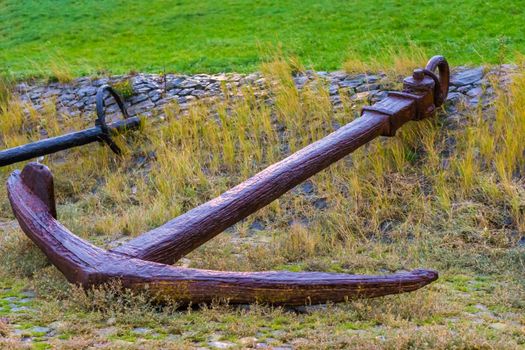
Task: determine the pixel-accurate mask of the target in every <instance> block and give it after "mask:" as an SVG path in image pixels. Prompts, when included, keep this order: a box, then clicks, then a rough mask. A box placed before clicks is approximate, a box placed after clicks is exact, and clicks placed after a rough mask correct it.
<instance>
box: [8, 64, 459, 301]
mask: <svg viewBox="0 0 525 350" xmlns="http://www.w3.org/2000/svg"><path fill="white" fill-rule="evenodd" d="M436 69H438V70H439V76H436V75H435V73H434V71H435V70H436ZM448 84H449V67H448V63H447V61H446V60H445V59H444V58H443V57H441V56H436V57H433V58H432V59H431V60H430V61H429V63H428V65H427V67H426V69H423V70H415V71H414V74H413V76H412V77H408V78H406V79H405V80H404V89H403V91H402V92H390V93H389V94H388V96H387V98H385V99H384V100H382V101H381V102H379V103H377V104H375V105H373V106H371V107H366V108H364V109H363V113H362V115H361V117H359V118H357V119H355V120H354V121H352V122H351V123H349V124H347V125H345V126H343V127H341V128H339V129H338V130H337V131H335V132H333V133H331V134H330V135H328V136H326V137H324V138H323V139H321V140H319V141H317V142H315V143H312V144H310V145H309V146H307V147H305V148H303V149H301V150H300V151H298V152H296V153H294V154H292V155H290V156H289V157H287V158H285V159H283V160H281V161H280V162H278V163H275V164H273V165H271V166H270V167H268V168H266V169H265V170H263V171H261V172H260V173H258V174H256V175H255V176H253V177H252V178H250V179H248V180H246V181H244V182H243V183H241V184H239V185H238V186H236V187H234V188H232V189H230V190H229V191H226V192H225V193H223V194H222V195H220V196H219V197H217V198H215V199H213V200H211V201H209V202H207V203H204V204H202V205H200V206H198V207H196V208H194V209H192V210H190V211H188V212H186V213H185V214H183V215H181V216H179V217H177V218H175V219H173V220H171V221H169V222H167V223H166V224H164V225H162V226H160V227H158V228H155V229H153V230H151V231H149V232H146V233H144V234H142V235H141V236H139V237H137V238H135V239H132V240H131V241H129V242H127V243H124V244H122V245H121V246H119V247H117V248H115V249H111V250H107V251H106V250H103V249H100V248H98V247H96V246H94V245H92V244H90V243H88V242H86V241H85V240H83V239H81V238H79V237H77V236H75V235H74V234H72V233H71V232H70V231H69V230H68V229H67V228H66V227H64V226H63V225H62V224H61V223H60V222H59V221H57V219H56V207H55V197H54V189H53V177H52V175H51V172H50V171H49V169H48V168H47V167H45V166H44V165H41V164H36V163H31V164H28V165H27V166H26V167H25V168H24V169H23V170H22V171H21V172H20V171H15V172H13V173H12V174H11V176H10V177H9V179H8V180H7V190H8V196H9V200H10V203H11V206H12V208H13V212H14V214H15V216H16V218H17V220H18V222H19V223H20V226H21V228H22V230H23V231H24V232H25V233H26V234H27V236H28V237H29V238H31V239H32V240H33V241H34V242H35V243H36V244H37V246H38V247H39V248H40V249H41V250H42V251H43V252H44V253H45V254H46V255H47V257H48V258H49V260H50V261H51V262H52V263H53V264H54V265H55V266H56V267H57V268H58V269H59V270H60V271H61V272H62V273H63V274H64V275H65V276H66V277H67V279H68V280H69V281H70V282H71V283H77V284H80V285H82V286H83V287H86V288H88V287H90V286H94V285H99V284H102V283H105V282H108V281H110V280H113V279H118V280H120V281H121V282H122V285H123V286H124V287H126V288H130V289H133V290H144V289H146V288H147V290H148V291H149V292H151V293H153V295H155V297H156V298H159V299H161V300H162V299H170V300H176V301H177V302H179V303H181V304H188V303H201V302H211V301H212V300H214V299H223V300H224V299H226V300H228V301H229V302H230V303H252V302H263V303H270V304H277V305H279V304H281V305H283V304H284V305H304V304H309V303H312V304H315V303H325V302H328V301H331V302H341V301H345V300H347V299H353V298H370V297H378V296H383V295H388V294H396V293H403V292H410V291H413V290H416V289H419V288H421V287H423V286H425V285H427V284H429V283H431V282H432V281H435V280H436V279H437V278H438V274H437V272H435V271H432V270H413V271H410V272H405V273H395V274H391V275H378V276H368V275H350V274H342V273H323V272H286V271H265V272H231V271H211V270H201V269H191V268H181V267H174V266H170V265H169V264H172V263H174V262H175V261H177V260H178V259H180V258H181V257H182V256H184V255H185V254H187V253H189V252H191V251H192V250H194V249H196V248H197V247H199V246H200V245H202V244H204V243H205V242H207V241H208V240H210V239H211V238H213V237H215V236H216V235H217V234H219V233H220V232H222V231H223V230H225V229H226V228H227V227H229V226H231V225H233V224H235V223H236V222H238V221H239V220H242V219H243V218H245V217H247V216H248V215H250V214H252V213H253V212H255V211H257V210H258V209H260V208H262V207H264V206H265V205H267V204H269V203H270V202H271V201H273V200H274V199H276V198H278V197H280V196H281V195H282V194H284V193H285V192H287V191H288V190H290V189H292V188H293V187H294V186H296V185H298V184H299V183H301V182H302V181H304V180H305V179H307V178H309V177H310V176H312V175H314V174H316V173H317V172H319V171H321V170H323V169H324V168H326V167H328V166H329V165H330V164H332V163H334V162H336V161H337V160H339V159H341V158H342V157H344V156H345V155H347V154H349V153H351V152H352V151H354V150H355V149H357V148H358V147H360V146H362V145H364V144H366V143H368V142H370V141H371V140H373V139H375V138H377V137H378V136H381V135H384V136H393V135H394V134H395V132H396V130H397V129H398V128H399V127H401V126H402V125H403V124H404V123H406V122H408V121H410V120H421V119H423V118H427V117H429V116H431V115H433V114H434V112H435V111H436V109H437V108H438V107H439V106H440V105H441V104H442V103H443V101H444V100H445V99H446V96H447V93H448Z"/></svg>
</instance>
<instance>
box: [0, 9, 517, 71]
mask: <svg viewBox="0 0 525 350" xmlns="http://www.w3.org/2000/svg"><path fill="white" fill-rule="evenodd" d="M524 11H525V10H524V8H523V6H521V1H520V0H488V1H483V2H482V3H480V1H477V0H465V1H456V0H444V1H403V0H382V1H379V0H375V1H371V0H353V1H335V0H323V1H309V0H306V1H305V0H302V1H298V0H290V1H276V0H273V1H239V0H226V1H220V2H218V1H211V0H201V1H188V0H178V1H169V0H165V1H159V0H152V1H115V0H108V1H75V2H72V1H64V0H61V1H57V0H42V1H38V2H28V1H15V0H3V1H0V73H3V74H6V73H8V74H14V75H15V76H24V77H27V76H31V75H50V74H52V71H53V70H56V69H57V68H58V69H59V68H60V66H65V65H67V66H69V67H70V69H71V71H72V73H73V74H74V75H83V74H91V73H93V72H97V71H103V72H105V71H110V72H112V73H125V72H128V71H130V70H137V71H151V72H161V71H163V70H167V71H177V72H218V71H239V72H248V71H252V70H254V69H256V68H257V67H258V64H259V63H260V62H261V60H264V59H265V58H266V57H267V56H268V53H269V52H271V53H273V52H275V50H276V49H278V50H282V51H283V52H284V54H286V55H290V56H297V57H298V58H299V59H300V60H301V62H303V63H304V64H305V65H306V66H307V67H313V68H316V69H320V70H333V69H337V68H340V67H341V66H342V65H343V63H344V62H345V61H346V60H347V59H349V58H352V59H356V58H357V59H361V60H365V61H366V60H368V59H377V58H384V57H386V56H390V55H391V53H392V49H395V50H404V49H407V48H408V47H409V46H411V45H416V46H417V47H420V48H422V49H423V50H425V51H427V52H428V53H429V54H435V53H440V54H444V55H446V56H447V57H448V58H449V59H450V60H451V61H452V63H461V64H463V63H476V64H477V63H487V62H497V61H498V60H499V58H500V56H501V55H502V52H501V51H502V49H504V50H507V51H509V52H511V53H514V52H519V51H521V52H523V51H524V49H525V32H524V29H523V18H524ZM68 69H69V68H68Z"/></svg>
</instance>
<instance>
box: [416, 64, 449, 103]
mask: <svg viewBox="0 0 525 350" xmlns="http://www.w3.org/2000/svg"><path fill="white" fill-rule="evenodd" d="M436 68H438V70H439V78H438V77H437V76H436V74H435V73H434V72H435V70H436ZM423 72H424V73H425V75H428V76H429V77H430V78H432V79H433V80H434V83H435V85H434V105H435V106H436V107H439V106H441V105H442V104H443V102H445V100H446V98H447V95H448V87H449V84H450V67H449V65H448V62H447V60H446V59H445V57H443V56H434V57H432V58H431V59H430V60H429V61H428V63H427V66H426V67H425V69H424V70H423Z"/></svg>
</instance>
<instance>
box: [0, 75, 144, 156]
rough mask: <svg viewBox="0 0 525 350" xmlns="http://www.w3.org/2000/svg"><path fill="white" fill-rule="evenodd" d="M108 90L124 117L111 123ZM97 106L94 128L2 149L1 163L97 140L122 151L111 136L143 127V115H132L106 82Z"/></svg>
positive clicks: (117, 150)
mask: <svg viewBox="0 0 525 350" xmlns="http://www.w3.org/2000/svg"><path fill="white" fill-rule="evenodd" d="M106 92H107V93H109V94H110V95H111V96H112V97H113V98H114V99H115V102H116V103H117V105H118V107H119V109H120V112H121V113H122V116H123V117H124V119H123V120H119V121H117V122H115V123H111V124H107V123H106V113H105V110H104V107H105V103H104V96H105V93H106ZM96 107H97V108H96V109H97V119H96V121H95V126H94V127H93V128H89V129H86V130H81V131H77V132H73V133H69V134H66V135H61V136H57V137H50V138H48V139H44V140H40V141H36V142H33V143H29V144H26V145H22V146H18V147H13V148H10V149H6V150H2V151H0V166H6V165H9V164H13V163H17V162H22V161H24V160H29V159H32V158H36V157H40V156H43V155H46V154H51V153H55V152H58V151H63V150H66V149H69V148H73V147H78V146H83V145H86V144H88V143H92V142H96V141H102V142H104V143H105V144H107V145H108V146H109V148H110V149H111V150H112V151H113V152H115V153H116V154H121V150H120V148H119V147H118V146H117V144H116V143H115V142H114V141H113V140H112V136H113V135H117V134H120V133H123V132H125V131H126V130H134V129H138V128H139V127H140V118H138V117H132V118H130V117H129V115H128V112H127V110H126V107H125V106H124V101H123V100H122V97H121V96H120V94H119V93H118V92H117V91H115V90H114V89H113V88H112V87H111V86H109V85H103V86H101V87H100V88H99V89H98V90H97V95H96Z"/></svg>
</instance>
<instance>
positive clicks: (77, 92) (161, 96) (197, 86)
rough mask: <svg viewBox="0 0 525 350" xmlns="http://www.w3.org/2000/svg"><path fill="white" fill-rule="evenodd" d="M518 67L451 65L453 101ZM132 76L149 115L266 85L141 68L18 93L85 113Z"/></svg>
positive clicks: (384, 81)
mask: <svg viewBox="0 0 525 350" xmlns="http://www.w3.org/2000/svg"><path fill="white" fill-rule="evenodd" d="M515 69H516V67H514V66H511V65H502V66H499V67H495V68H492V69H490V70H488V71H487V69H484V68H483V67H475V68H472V67H470V68H468V67H457V68H455V69H453V74H452V79H451V86H450V93H449V96H448V100H449V101H458V100H464V101H465V102H466V103H467V105H470V106H476V105H477V104H478V103H480V102H481V103H484V101H488V100H490V97H491V96H492V94H493V89H492V87H490V82H489V79H488V77H489V76H491V75H499V76H500V78H501V76H504V77H506V76H508V75H509V73H511V72H512V71H514V70H515ZM314 77H318V78H320V79H324V80H326V86H327V89H328V90H329V93H330V96H331V100H332V103H333V104H334V105H335V106H337V105H340V104H341V94H348V95H349V96H350V97H351V98H353V99H359V100H367V101H369V102H370V103H373V102H376V101H377V100H380V99H382V98H383V97H384V96H386V92H385V91H386V90H390V89H392V81H391V80H389V79H388V78H387V76H386V75H385V74H382V73H378V74H347V73H345V72H342V71H336V72H313V71H306V72H305V73H302V74H300V75H296V76H294V82H295V84H296V86H297V87H298V88H302V87H304V86H305V85H306V84H308V82H309V81H311V80H312V79H314ZM126 81H128V82H129V85H130V86H131V87H132V91H133V93H132V94H131V95H130V96H128V98H127V100H126V105H127V108H128V112H129V114H130V115H137V114H143V115H146V116H149V115H151V114H152V113H155V112H159V111H161V110H162V107H163V106H165V105H166V104H167V103H170V102H172V101H177V102H178V103H179V105H180V106H181V108H182V109H185V108H187V106H188V104H189V103H191V101H194V100H196V99H201V98H206V97H213V96H219V95H221V94H222V93H223V91H224V89H223V87H225V88H229V89H231V88H233V87H240V86H244V85H250V86H253V87H255V88H256V89H261V90H262V89H264V88H265V87H266V82H265V78H264V77H263V76H262V75H261V74H260V73H252V74H248V75H242V74H215V75H206V74H196V75H175V74H167V75H156V74H137V75H121V76H113V77H109V78H88V77H84V78H79V79H76V80H73V81H72V82H70V83H67V84H61V83H50V84H43V83H38V82H23V83H20V84H18V85H17V86H16V93H17V94H18V95H19V96H20V98H21V99H22V100H23V101H24V102H27V103H30V104H31V105H33V107H34V108H35V109H36V110H37V111H38V110H39V109H42V108H43V106H44V104H45V103H54V104H56V109H57V111H58V113H67V114H69V115H83V114H87V113H93V112H94V110H95V94H96V91H97V88H98V87H100V86H101V85H103V84H110V85H115V84H117V85H118V84H122V82H126ZM106 104H107V112H108V114H109V115H111V114H112V113H113V114H115V113H116V112H117V110H118V109H117V105H116V104H115V103H114V101H113V99H111V98H107V99H106Z"/></svg>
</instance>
